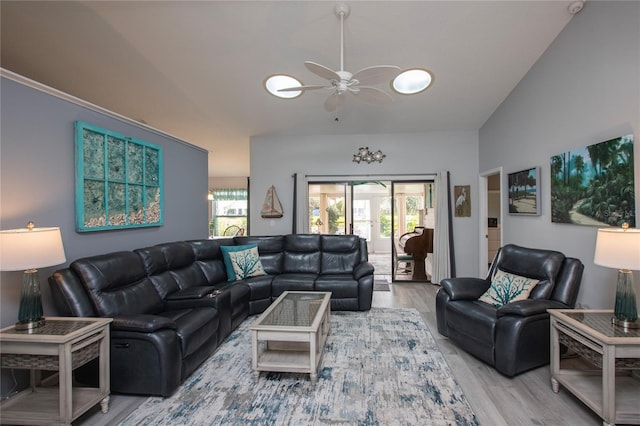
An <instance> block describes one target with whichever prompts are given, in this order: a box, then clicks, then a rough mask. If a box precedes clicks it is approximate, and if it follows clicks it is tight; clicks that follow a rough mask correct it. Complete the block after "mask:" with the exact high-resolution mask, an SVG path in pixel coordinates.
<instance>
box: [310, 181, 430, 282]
mask: <svg viewBox="0 0 640 426" xmlns="http://www.w3.org/2000/svg"><path fill="white" fill-rule="evenodd" d="M308 185H309V186H308V194H309V199H308V201H309V203H308V209H309V210H308V213H309V215H308V217H309V223H308V226H309V232H310V233H312V234H332V235H336V234H355V235H358V236H360V237H362V238H364V239H366V240H367V246H368V249H369V260H370V261H371V262H372V263H374V266H375V268H376V275H378V276H387V277H389V280H394V281H395V280H397V281H402V280H404V281H426V280H428V278H429V277H430V264H429V262H430V260H431V257H430V256H427V255H426V254H425V251H426V250H427V249H428V248H427V247H426V246H425V245H428V243H429V242H428V241H427V242H426V243H425V238H424V236H423V237H422V238H416V239H413V240H411V242H409V247H407V243H408V241H409V240H410V239H411V238H413V237H419V236H420V235H421V234H422V230H423V229H425V228H429V229H433V227H434V226H435V219H434V212H435V209H434V207H435V206H434V200H435V192H434V185H433V182H432V181H411V182H404V181H392V180H389V181H346V182H309V184H308ZM425 236H426V235H425ZM416 247H417V249H416ZM431 250H432V249H431ZM407 251H409V252H407ZM425 256H426V257H425ZM414 259H416V260H418V262H420V263H419V264H416V263H415V261H414ZM422 265H424V266H422Z"/></svg>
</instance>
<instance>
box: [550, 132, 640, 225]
mask: <svg viewBox="0 0 640 426" xmlns="http://www.w3.org/2000/svg"><path fill="white" fill-rule="evenodd" d="M633 175H634V171H633V135H632V134H630V135H625V136H621V137H618V138H615V139H611V140H608V141H605V142H600V143H597V144H594V145H589V146H587V147H586V148H582V149H577V150H574V151H567V152H563V153H561V154H558V155H554V156H553V157H551V220H552V221H553V222H557V223H573V224H577V225H591V226H621V225H622V224H623V223H625V222H626V223H628V224H629V226H631V227H635V226H636V211H635V189H634V176H633Z"/></svg>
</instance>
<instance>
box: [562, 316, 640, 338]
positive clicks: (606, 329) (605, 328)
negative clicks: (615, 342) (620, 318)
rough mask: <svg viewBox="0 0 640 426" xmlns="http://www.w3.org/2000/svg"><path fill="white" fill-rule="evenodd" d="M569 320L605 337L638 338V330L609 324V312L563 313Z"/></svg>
mask: <svg viewBox="0 0 640 426" xmlns="http://www.w3.org/2000/svg"><path fill="white" fill-rule="evenodd" d="M564 314H565V315H566V316H568V317H569V318H571V319H573V320H575V321H578V322H579V323H582V324H584V325H586V326H587V327H590V328H592V329H593V330H595V331H597V332H598V333H600V334H602V335H604V336H606V337H640V329H637V328H636V329H626V330H625V329H624V328H622V327H618V326H617V325H615V324H613V323H612V322H611V318H612V317H613V313H611V312H579V311H578V312H565V313H564Z"/></svg>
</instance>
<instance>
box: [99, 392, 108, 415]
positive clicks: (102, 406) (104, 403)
mask: <svg viewBox="0 0 640 426" xmlns="http://www.w3.org/2000/svg"><path fill="white" fill-rule="evenodd" d="M100 410H101V411H102V412H103V413H104V414H107V412H108V411H109V397H108V396H105V397H104V398H102V401H100Z"/></svg>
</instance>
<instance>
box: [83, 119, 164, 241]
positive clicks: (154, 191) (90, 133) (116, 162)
mask: <svg viewBox="0 0 640 426" xmlns="http://www.w3.org/2000/svg"><path fill="white" fill-rule="evenodd" d="M75 149H76V197H75V198H76V230H77V231H78V232H88V231H106V230H111V229H126V228H139V227H145V226H160V225H162V224H163V190H162V147H160V146H157V145H154V144H151V143H148V142H145V141H141V140H137V139H134V138H130V137H126V136H124V135H121V134H118V133H115V132H111V131H109V130H105V129H101V128H99V127H96V126H93V125H91V124H88V123H84V122H81V121H76V122H75Z"/></svg>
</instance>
